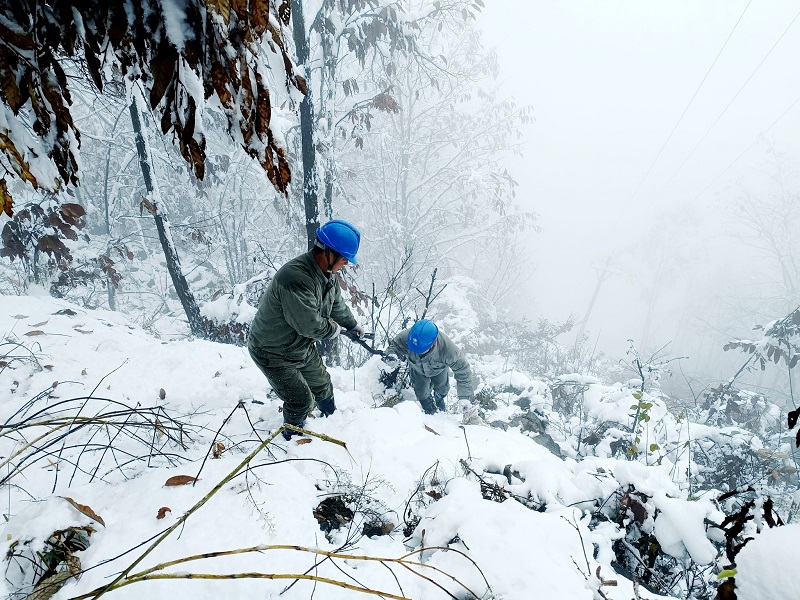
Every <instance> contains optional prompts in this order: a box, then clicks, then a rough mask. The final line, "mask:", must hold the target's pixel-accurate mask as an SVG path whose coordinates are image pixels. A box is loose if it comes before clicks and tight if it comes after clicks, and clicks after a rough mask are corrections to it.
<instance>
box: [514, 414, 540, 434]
mask: <svg viewBox="0 0 800 600" xmlns="http://www.w3.org/2000/svg"><path fill="white" fill-rule="evenodd" d="M508 425H509V427H519V429H520V431H522V432H523V433H527V432H531V433H544V432H545V430H546V429H547V421H545V420H544V419H542V418H541V417H539V416H537V415H536V414H535V413H532V412H527V413H525V414H524V415H517V416H516V417H514V418H513V419H511V421H510V422H509V423H508Z"/></svg>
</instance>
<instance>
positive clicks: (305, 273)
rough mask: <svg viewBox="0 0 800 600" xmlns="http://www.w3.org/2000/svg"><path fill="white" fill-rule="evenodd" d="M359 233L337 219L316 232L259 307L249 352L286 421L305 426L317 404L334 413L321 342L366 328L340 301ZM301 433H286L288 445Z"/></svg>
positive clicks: (278, 275) (280, 272)
mask: <svg viewBox="0 0 800 600" xmlns="http://www.w3.org/2000/svg"><path fill="white" fill-rule="evenodd" d="M360 242H361V234H360V233H359V231H358V229H356V228H355V227H354V226H353V225H351V224H350V223H348V222H347V221H341V220H339V219H333V220H331V221H328V222H327V223H325V224H324V225H323V226H322V227H320V228H319V229H317V239H316V242H315V244H314V247H313V248H312V249H311V250H310V251H309V252H306V253H305V254H301V255H300V256H298V257H297V258H294V259H292V260H290V261H289V262H287V263H286V264H285V265H283V266H282V267H281V268H280V269H278V272H277V273H276V274H275V277H274V278H273V280H272V282H270V284H269V287H268V288H267V291H266V292H264V295H263V296H262V297H261V300H260V301H259V304H258V312H257V313H256V316H255V318H254V319H253V324H252V327H251V329H250V338H249V340H248V343H247V348H248V350H249V351H250V356H251V357H252V358H253V361H254V362H255V363H256V365H258V367H259V368H260V369H261V371H262V372H263V373H264V375H266V376H267V379H268V380H269V383H270V385H271V386H272V389H273V390H274V391H275V393H276V394H277V395H278V397H279V398H280V399H281V400H283V421H284V423H288V424H290V425H296V426H297V427H303V426H304V424H305V421H306V417H307V416H308V414H309V413H310V412H311V411H312V410H313V408H314V404H315V403H316V405H317V407H318V408H319V410H320V412H321V413H322V415H323V416H325V417H328V416H330V415H332V414H333V413H334V411H335V410H336V403H335V402H334V399H333V386H332V385H331V378H330V375H329V374H328V371H327V369H326V368H325V365H324V364H323V362H322V359H321V358H320V355H319V353H318V352H317V349H316V346H315V342H316V341H317V340H324V339H333V338H336V337H337V336H338V335H339V334H340V333H342V332H343V331H348V332H349V333H350V335H351V336H353V337H356V338H361V337H363V335H364V329H363V328H362V327H361V326H360V325H359V324H358V322H357V321H356V319H355V317H354V316H353V313H352V312H350V309H349V308H348V307H347V305H346V304H345V302H344V300H343V299H342V294H341V289H340V286H339V284H338V281H337V277H338V276H337V275H336V273H338V271H339V270H340V269H341V268H342V267H344V266H346V265H347V264H356V252H358V246H359V244H360ZM292 435H299V434H298V433H297V432H294V431H291V430H288V429H285V430H284V431H283V437H284V438H285V439H286V440H287V441H288V440H289V439H290V438H291V437H292Z"/></svg>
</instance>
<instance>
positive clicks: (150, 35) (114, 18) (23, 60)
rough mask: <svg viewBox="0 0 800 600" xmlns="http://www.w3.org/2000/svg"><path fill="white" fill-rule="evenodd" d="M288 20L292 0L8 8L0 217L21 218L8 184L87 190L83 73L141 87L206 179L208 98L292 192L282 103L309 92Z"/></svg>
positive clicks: (1, 1)
mask: <svg viewBox="0 0 800 600" xmlns="http://www.w3.org/2000/svg"><path fill="white" fill-rule="evenodd" d="M289 18H290V10H289V2H288V0H285V1H284V2H282V3H280V4H279V5H277V4H276V3H270V2H269V1H268V0H177V1H176V0H137V1H135V2H134V1H132V0H123V1H119V0H116V1H111V2H102V1H97V0H83V1H78V2H66V1H62V0H49V1H47V0H0V97H2V102H0V150H1V152H0V165H1V166H2V168H3V171H4V173H0V176H1V177H0V209H1V210H3V211H5V212H6V214H8V215H9V216H10V215H11V214H12V204H13V199H12V196H11V193H10V190H9V185H8V182H7V180H6V177H9V178H19V179H22V180H24V181H27V182H29V183H30V184H32V185H33V186H34V187H35V188H40V187H41V188H45V189H52V190H54V189H58V188H59V187H60V186H61V185H62V184H64V183H66V184H72V185H74V184H76V183H77V182H78V178H79V174H80V160H79V155H78V149H79V147H80V139H81V137H80V131H79V128H78V126H77V125H76V123H75V121H74V119H73V115H72V113H71V110H70V109H71V105H72V98H71V95H70V79H71V78H72V77H75V76H79V77H80V76H83V77H86V78H88V79H90V80H91V82H92V84H93V86H94V87H96V88H97V90H98V91H99V92H102V91H103V90H104V87H106V86H107V85H108V84H109V82H110V81H117V82H118V81H119V80H120V78H123V79H124V80H125V81H127V82H134V81H135V82H138V84H139V85H140V86H141V88H142V91H143V92H144V93H145V95H146V96H147V97H148V99H149V104H150V107H151V108H152V109H153V111H154V112H155V114H156V116H157V117H160V121H161V130H162V132H163V133H164V134H165V135H166V134H167V133H169V132H172V134H173V136H174V139H175V140H176V141H177V142H178V144H179V147H180V151H181V155H182V156H183V158H184V159H185V160H186V162H187V163H188V164H189V166H190V167H191V169H192V171H193V172H194V174H195V175H196V176H197V177H198V178H200V179H202V178H203V176H204V174H205V160H206V154H205V147H206V141H205V135H204V128H203V122H202V117H203V114H204V111H205V110H206V107H207V105H208V103H207V101H209V102H210V103H212V104H214V105H216V106H217V107H218V108H219V109H220V110H221V112H222V113H223V114H224V115H225V117H226V119H227V127H228V133H229V134H230V135H231V137H232V138H233V139H234V140H236V141H237V142H238V143H240V144H241V145H242V147H243V148H244V149H245V151H246V152H247V153H248V154H249V155H250V156H252V157H253V158H254V159H255V160H257V161H258V162H259V164H260V165H261V166H262V167H263V168H264V170H265V171H266V172H267V175H268V177H269V179H270V181H271V182H272V183H273V185H274V186H275V187H276V188H277V189H278V190H280V191H281V192H283V193H286V190H287V187H288V184H289V181H290V170H289V163H288V161H287V159H286V154H285V150H284V147H283V141H282V137H283V136H282V134H281V133H280V131H279V130H277V129H276V128H275V127H274V120H273V119H272V110H273V107H274V106H275V101H276V98H274V97H273V96H278V97H280V96H286V95H287V94H289V95H292V94H294V95H295V96H298V95H300V94H302V93H305V81H304V80H303V79H302V78H301V77H299V76H296V75H295V74H294V65H293V62H292V60H291V58H290V56H289V54H288V53H287V50H286V45H285V42H284V40H285V39H286V31H287V28H288V25H289Z"/></svg>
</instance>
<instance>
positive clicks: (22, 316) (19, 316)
mask: <svg viewBox="0 0 800 600" xmlns="http://www.w3.org/2000/svg"><path fill="white" fill-rule="evenodd" d="M11 318H12V319H17V320H18V321H21V320H22V319H27V318H28V315H14V316H13V317H11Z"/></svg>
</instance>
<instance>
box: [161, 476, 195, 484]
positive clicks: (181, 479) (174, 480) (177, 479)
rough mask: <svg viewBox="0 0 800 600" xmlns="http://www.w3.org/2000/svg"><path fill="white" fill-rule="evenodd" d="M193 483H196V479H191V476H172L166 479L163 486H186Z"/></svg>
mask: <svg viewBox="0 0 800 600" xmlns="http://www.w3.org/2000/svg"><path fill="white" fill-rule="evenodd" d="M195 481H198V479H197V477H192V476H191V475H174V476H173V477H170V478H169V479H167V482H166V483H165V484H164V485H168V486H176V485H186V484H187V483H193V482H195Z"/></svg>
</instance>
